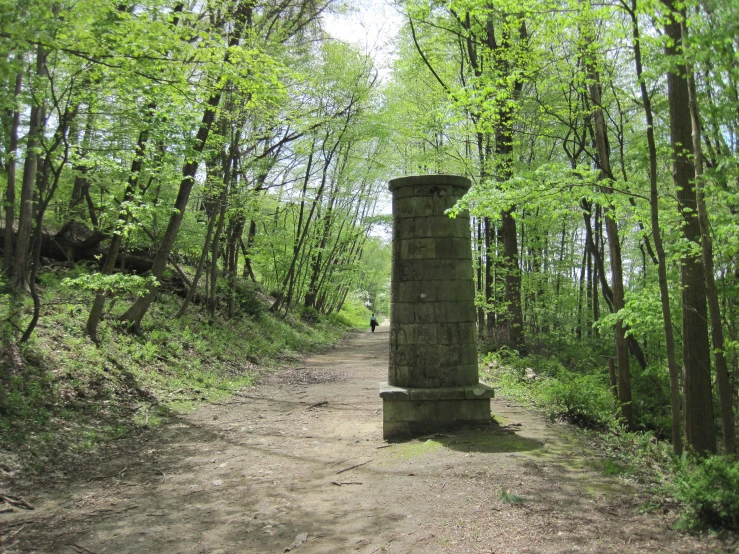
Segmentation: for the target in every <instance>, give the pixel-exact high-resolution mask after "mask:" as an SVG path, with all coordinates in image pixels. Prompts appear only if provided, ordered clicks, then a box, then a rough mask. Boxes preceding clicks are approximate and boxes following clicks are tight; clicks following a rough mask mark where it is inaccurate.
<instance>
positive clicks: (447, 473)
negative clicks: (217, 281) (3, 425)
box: [0, 325, 729, 554]
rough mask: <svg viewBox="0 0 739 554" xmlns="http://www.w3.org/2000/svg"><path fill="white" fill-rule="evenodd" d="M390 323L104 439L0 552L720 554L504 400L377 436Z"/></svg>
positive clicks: (4, 528) (0, 522)
mask: <svg viewBox="0 0 739 554" xmlns="http://www.w3.org/2000/svg"><path fill="white" fill-rule="evenodd" d="M387 331H388V326H387V325H383V326H381V327H380V328H379V329H378V332H376V333H374V334H370V333H360V334H357V335H354V336H353V337H351V338H349V339H348V340H347V341H345V342H344V344H343V345H342V346H341V347H340V348H337V349H335V350H333V351H331V352H329V353H325V354H321V355H316V356H314V357H312V358H309V359H307V360H305V363H304V365H303V366H302V367H301V368H297V369H291V370H285V371H281V372H278V373H275V374H273V375H271V376H270V377H269V378H267V379H266V380H265V381H264V382H263V383H262V384H261V385H259V386H258V387H256V388H254V389H251V390H249V391H248V392H245V393H243V394H239V395H237V396H235V397H234V398H233V399H232V400H231V401H229V402H225V403H222V404H219V405H214V404H212V405H208V406H205V407H203V408H202V409H199V410H198V411H197V412H195V413H193V414H190V415H187V416H184V417H182V418H180V419H178V420H177V421H175V422H174V423H172V424H168V425H166V426H165V427H163V428H159V429H153V430H151V431H149V432H147V433H145V434H144V435H142V436H139V437H136V438H135V439H131V440H128V441H127V442H124V441H119V442H118V443H116V444H113V445H110V446H109V447H108V448H107V449H106V450H105V451H104V452H102V453H101V454H100V457H99V460H98V461H96V463H95V464H94V465H92V466H91V467H87V466H86V468H83V469H81V470H80V471H79V472H77V474H76V475H75V476H74V477H73V478H72V479H71V480H70V481H69V482H66V483H59V484H56V485H54V486H52V485H48V484H47V485H45V486H43V487H41V486H38V485H37V486H36V487H35V488H34V489H31V490H28V491H19V492H24V493H25V494H27V495H29V496H27V497H26V498H27V500H29V501H31V502H32V503H33V504H35V505H36V507H37V509H36V510H35V511H33V512H15V513H6V514H0V533H2V538H3V540H4V544H2V543H0V551H3V548H4V549H5V550H4V551H5V552H8V553H16V552H24V553H25V552H39V553H49V554H51V553H70V554H71V553H78V554H79V553H87V554H89V553H94V554H103V553H115V554H125V553H131V554H133V553H137V554H138V553H147V554H155V553H210V554H217V553H221V554H225V553H234V554H235V553H282V552H286V551H288V549H290V551H294V552H297V553H299V554H303V553H306V554H307V553H343V552H359V553H363V554H371V553H378V552H391V553H392V552H399V553H400V552H402V553H410V552H414V553H424V552H451V553H466V552H475V553H478V552H479V553H483V552H484V553H514V552H528V553H550V552H552V553H553V552H633V553H641V552H697V551H705V552H709V551H711V552H718V551H729V550H727V547H726V546H725V545H724V546H723V547H720V546H719V545H718V544H717V543H714V542H713V541H710V544H709V541H708V540H707V539H698V538H694V537H690V536H685V535H680V534H678V533H676V532H673V531H670V530H669V528H668V525H669V523H670V521H671V519H672V516H670V515H663V514H662V513H661V512H659V513H655V512H651V513H648V514H643V513H640V510H639V507H640V506H641V505H643V504H644V503H645V502H646V500H647V498H648V497H647V496H646V495H645V494H643V493H642V492H641V491H639V490H637V489H635V488H632V487H630V486H628V485H626V484H624V483H621V482H619V480H618V479H616V478H605V477H603V476H602V475H601V474H599V473H598V472H597V471H596V470H595V469H593V468H592V467H593V466H592V465H590V466H589V465H588V464H587V462H586V460H587V459H588V456H583V453H584V450H583V446H582V445H581V444H580V443H579V442H578V440H577V439H576V437H575V435H574V434H573V433H572V432H571V431H569V430H568V429H566V428H565V427H563V426H559V425H551V424H549V423H548V422H546V421H545V420H544V419H543V418H541V417H540V416H538V415H536V414H532V413H530V412H528V411H526V410H524V409H522V408H520V407H515V406H511V405H509V404H507V403H506V402H505V401H504V400H497V399H496V400H495V401H494V403H493V413H494V414H495V415H496V418H497V419H498V420H499V421H501V422H502V426H501V427H495V428H493V427H491V428H489V429H487V430H478V431H467V432H459V433H450V434H447V435H437V436H434V437H431V438H429V439H422V440H417V441H411V442H407V443H399V444H392V445H390V446H388V445H387V444H386V443H384V442H383V440H382V430H381V421H382V414H381V406H382V405H381V402H380V399H379V396H378V382H379V381H380V380H381V379H382V378H383V377H384V375H385V372H386V370H387V344H388V332H387ZM501 491H506V494H508V499H507V501H504V499H503V498H502V496H501ZM719 548H721V550H719Z"/></svg>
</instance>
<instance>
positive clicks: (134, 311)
mask: <svg viewBox="0 0 739 554" xmlns="http://www.w3.org/2000/svg"><path fill="white" fill-rule="evenodd" d="M251 9H252V2H251V1H250V0H244V1H242V2H240V3H239V5H238V7H237V8H236V15H235V18H234V19H235V27H234V32H233V35H232V36H231V39H230V40H229V43H228V46H229V49H228V50H227V51H226V55H225V56H224V60H223V63H224V64H228V63H230V60H231V48H233V47H235V46H238V45H239V42H240V41H241V33H242V32H243V31H244V27H245V26H246V22H247V21H248V19H249V17H250V14H251ZM222 87H223V85H219V88H218V89H217V90H216V91H215V92H214V93H212V94H211V95H210V97H209V98H208V102H207V105H206V108H205V111H204V113H203V118H202V120H201V123H200V128H199V129H198V132H197V135H196V137H195V144H194V146H193V154H192V158H191V159H189V160H187V161H186V162H185V164H184V166H183V168H182V180H181V181H180V187H179V190H178V192H177V199H176V200H175V203H174V211H173V212H172V215H171V216H170V218H169V222H168V224H167V229H166V231H165V232H164V236H163V237H162V241H161V243H160V244H159V248H158V249H157V253H156V257H155V258H154V265H153V266H152V270H151V274H152V275H153V276H154V277H155V278H156V279H161V277H162V274H163V273H164V268H165V267H166V265H167V259H168V258H169V254H170V252H171V251H172V247H173V246H174V243H175V240H176V239H177V233H178V231H179V229H180V223H182V218H183V217H184V215H185V209H186V208H187V201H188V199H189V198H190V192H191V191H192V187H193V185H194V184H195V173H197V170H198V167H199V165H200V159H199V156H200V154H202V152H203V150H204V149H205V144H206V142H207V140H208V135H209V134H210V129H211V127H212V125H213V120H214V119H215V115H216V110H217V109H218V105H219V104H220V102H221V95H222V93H223V88H222ZM154 295H155V291H154V290H153V289H150V290H149V291H148V293H147V294H145V295H144V296H143V297H141V298H139V299H138V300H137V301H136V302H135V303H134V304H133V305H132V306H131V307H130V308H129V309H128V310H127V311H126V313H124V314H123V315H122V316H121V320H123V321H125V322H127V323H128V325H129V327H130V328H131V329H133V330H134V331H137V332H138V331H139V330H140V326H141V320H142V319H143V317H144V316H145V315H146V312H147V311H148V310H149V306H151V303H152V302H153V301H154Z"/></svg>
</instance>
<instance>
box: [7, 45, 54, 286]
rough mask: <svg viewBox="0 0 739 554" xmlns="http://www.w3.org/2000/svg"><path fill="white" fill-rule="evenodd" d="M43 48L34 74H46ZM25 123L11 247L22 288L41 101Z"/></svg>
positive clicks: (42, 120)
mask: <svg viewBox="0 0 739 554" xmlns="http://www.w3.org/2000/svg"><path fill="white" fill-rule="evenodd" d="M46 56H47V52H46V51H45V50H44V48H43V47H42V46H40V45H39V47H38V50H37V52H36V75H37V76H38V77H43V76H44V75H46ZM30 116H31V117H30V120H29V123H28V139H27V143H26V159H25V162H24V164H23V181H22V184H21V203H20V209H19V210H18V238H17V240H16V244H15V246H16V248H15V252H16V254H15V265H14V267H13V279H14V281H15V284H16V285H17V286H18V287H20V288H22V289H25V290H30V285H29V280H28V271H29V269H30V258H29V254H30V253H31V228H32V227H33V213H34V209H33V208H34V185H35V184H36V170H37V168H38V152H37V149H38V146H39V137H40V135H41V133H42V132H43V126H44V123H45V119H46V110H45V108H44V105H43V101H42V103H41V104H38V105H37V104H33V105H32V106H31V113H30Z"/></svg>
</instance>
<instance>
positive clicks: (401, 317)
mask: <svg viewBox="0 0 739 554" xmlns="http://www.w3.org/2000/svg"><path fill="white" fill-rule="evenodd" d="M415 312H416V307H415V304H413V303H411V302H397V303H395V304H392V305H391V309H390V321H392V322H393V324H396V323H397V324H403V323H413V322H414V321H415V319H416V318H415Z"/></svg>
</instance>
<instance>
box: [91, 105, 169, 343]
mask: <svg viewBox="0 0 739 554" xmlns="http://www.w3.org/2000/svg"><path fill="white" fill-rule="evenodd" d="M155 109H156V104H153V103H152V104H150V105H149V106H148V108H147V117H146V119H147V127H146V128H145V129H143V130H142V131H141V132H140V133H139V137H138V140H137V141H136V150H135V152H134V156H133V161H132V162H131V172H130V173H129V176H128V182H127V183H126V188H125V190H124V192H123V199H122V201H121V205H120V206H121V207H120V210H119V212H118V218H117V219H116V222H115V228H114V229H113V235H112V237H111V239H110V246H109V247H108V255H107V256H106V258H105V265H104V266H103V271H102V274H103V275H112V273H113V270H114V269H115V265H116V262H117V261H118V254H119V253H120V250H121V243H122V242H123V237H124V236H125V235H126V231H125V227H126V225H128V220H129V218H130V212H129V210H128V204H129V203H130V202H131V201H132V200H133V198H134V195H135V194H136V188H137V186H138V182H139V173H141V168H142V167H143V165H144V155H145V154H146V145H147V143H148V142H149V128H148V122H149V121H150V120H151V118H152V116H153V113H154V110H155ZM105 297H106V292H105V290H103V289H101V290H98V291H97V292H96V293H95V299H94V300H93V302H92V307H91V308H90V315H89V316H88V317H87V325H86V327H85V330H86V331H87V334H88V336H89V337H90V339H91V340H92V341H93V342H94V343H96V344H97V343H98V337H97V328H98V324H99V323H100V318H101V317H102V316H103V309H104V307H105Z"/></svg>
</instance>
